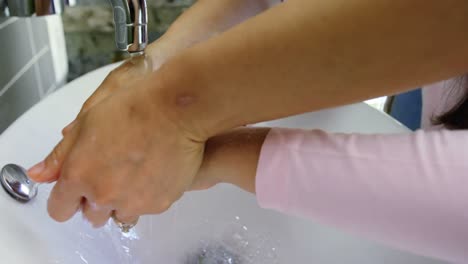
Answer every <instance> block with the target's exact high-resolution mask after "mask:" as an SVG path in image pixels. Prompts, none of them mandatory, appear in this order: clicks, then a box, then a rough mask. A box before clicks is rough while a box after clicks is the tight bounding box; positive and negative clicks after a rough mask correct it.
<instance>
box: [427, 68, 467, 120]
mask: <svg viewBox="0 0 468 264" xmlns="http://www.w3.org/2000/svg"><path fill="white" fill-rule="evenodd" d="M459 84H461V87H462V88H463V89H464V94H463V96H462V98H461V99H460V101H459V102H458V103H457V104H456V105H455V106H454V107H453V108H452V109H450V110H449V111H448V112H446V113H445V114H442V115H441V116H438V117H436V118H435V120H434V122H433V123H434V124H436V125H443V126H445V127H446V128H448V129H468V75H465V76H463V77H460V82H459ZM454 89H460V87H458V88H457V87H455V88H454Z"/></svg>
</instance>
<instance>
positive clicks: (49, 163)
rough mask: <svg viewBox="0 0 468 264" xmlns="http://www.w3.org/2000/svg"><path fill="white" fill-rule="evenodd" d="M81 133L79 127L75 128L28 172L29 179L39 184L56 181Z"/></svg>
mask: <svg viewBox="0 0 468 264" xmlns="http://www.w3.org/2000/svg"><path fill="white" fill-rule="evenodd" d="M79 132H80V130H79V127H78V125H76V126H74V128H73V129H72V130H71V131H70V133H69V134H67V135H66V136H65V137H64V138H63V139H62V140H61V141H60V143H59V144H58V145H57V146H55V148H54V149H53V150H52V152H51V153H50V154H49V155H48V156H47V157H46V158H45V159H44V160H43V161H41V162H39V163H38V164H36V165H34V166H33V167H32V168H30V169H29V170H28V175H29V177H30V178H31V179H32V180H33V181H35V182H39V183H44V182H53V181H56V180H57V179H58V178H59V176H60V171H61V169H62V166H63V164H64V162H65V160H66V159H67V158H68V154H69V153H70V151H71V149H72V148H73V146H74V145H75V141H76V140H77V138H78V135H79Z"/></svg>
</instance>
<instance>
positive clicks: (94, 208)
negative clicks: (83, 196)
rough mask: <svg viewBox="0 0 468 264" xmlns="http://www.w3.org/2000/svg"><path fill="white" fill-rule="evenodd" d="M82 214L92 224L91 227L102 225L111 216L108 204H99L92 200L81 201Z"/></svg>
mask: <svg viewBox="0 0 468 264" xmlns="http://www.w3.org/2000/svg"><path fill="white" fill-rule="evenodd" d="M82 212H83V216H84V217H85V218H86V219H87V220H88V221H89V222H90V223H91V224H92V225H93V227H96V228H97V227H102V226H104V225H105V224H106V223H107V221H108V220H109V218H110V217H111V214H112V210H111V207H110V206H101V205H98V204H97V203H95V202H93V201H86V202H84V203H83V210H82Z"/></svg>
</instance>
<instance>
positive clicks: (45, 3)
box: [0, 0, 148, 54]
mask: <svg viewBox="0 0 468 264" xmlns="http://www.w3.org/2000/svg"><path fill="white" fill-rule="evenodd" d="M109 1H110V4H111V6H112V10H113V14H114V25H115V43H116V46H117V48H118V49H119V50H122V51H128V52H129V53H130V54H141V53H143V52H144V50H145V48H146V46H147V45H148V29H147V25H148V16H147V14H148V11H147V5H146V0H109ZM74 4H75V0H0V17H1V16H16V17H30V16H45V15H53V14H61V13H62V12H63V11H64V8H65V6H72V5H74Z"/></svg>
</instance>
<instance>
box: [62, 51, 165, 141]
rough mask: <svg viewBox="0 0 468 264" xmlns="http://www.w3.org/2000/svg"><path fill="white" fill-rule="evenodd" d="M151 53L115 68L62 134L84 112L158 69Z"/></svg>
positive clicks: (65, 131) (64, 132) (64, 130)
mask: <svg viewBox="0 0 468 264" xmlns="http://www.w3.org/2000/svg"><path fill="white" fill-rule="evenodd" d="M153 67H154V66H153V58H152V56H151V55H144V56H138V57H134V58H130V59H128V60H127V61H125V62H124V63H123V64H122V65H120V66H119V67H117V68H116V69H114V70H113V71H112V72H111V73H110V74H109V75H108V76H107V77H106V78H105V79H104V81H103V82H102V84H101V85H100V86H99V87H98V89H97V90H96V91H95V92H94V93H93V94H92V95H91V96H90V97H89V98H88V100H86V102H85V103H84V104H83V106H82V108H81V110H80V112H79V114H78V116H77V117H76V119H75V120H74V121H73V122H71V123H70V124H69V125H67V126H66V127H65V128H64V129H63V130H62V134H63V135H65V134H67V133H68V132H69V131H70V130H71V128H72V127H73V126H74V125H75V124H76V120H77V119H79V118H80V117H81V116H82V115H83V114H84V113H86V112H87V111H88V110H89V109H91V108H92V107H93V106H94V105H96V104H98V103H99V102H101V101H102V100H104V99H106V98H107V97H109V96H111V95H113V94H114V93H115V92H117V91H118V90H121V89H132V88H133V87H134V85H135V83H137V82H138V81H141V80H142V79H143V78H144V77H145V76H146V75H148V74H149V73H151V72H152V71H155V70H157V69H155V68H153Z"/></svg>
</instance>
